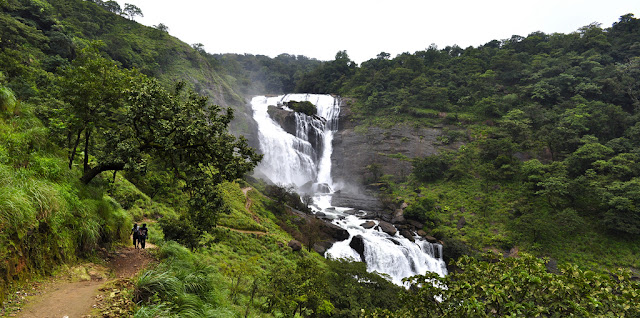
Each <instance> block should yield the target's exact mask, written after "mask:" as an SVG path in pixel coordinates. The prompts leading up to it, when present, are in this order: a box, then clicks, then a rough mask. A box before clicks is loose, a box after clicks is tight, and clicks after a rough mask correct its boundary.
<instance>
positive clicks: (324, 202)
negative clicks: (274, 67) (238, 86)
mask: <svg viewBox="0 0 640 318" xmlns="http://www.w3.org/2000/svg"><path fill="white" fill-rule="evenodd" d="M288 101H309V102H311V103H313V104H314V105H316V107H317V110H318V112H317V116H307V115H304V114H301V113H295V122H296V133H295V135H292V134H289V133H287V132H286V131H285V130H284V129H282V127H280V126H279V125H278V124H277V123H276V122H275V121H273V120H272V119H271V117H270V116H269V114H268V113H267V109H268V106H270V105H272V106H278V105H282V104H284V103H285V102H288ZM251 106H252V108H253V112H254V115H253V117H254V119H255V120H256V122H257V123H258V130H259V131H258V137H259V141H260V149H261V150H262V152H263V154H264V158H263V160H262V162H261V163H260V164H259V165H258V167H257V168H256V169H257V170H259V171H260V172H262V173H263V174H264V175H266V176H267V177H268V178H269V179H270V180H271V181H273V182H274V183H279V184H283V185H293V186H294V187H296V189H298V191H301V188H303V187H305V189H307V188H309V189H312V192H314V193H313V198H314V205H313V209H314V211H316V213H317V212H322V213H324V214H325V215H327V216H328V217H329V218H332V219H333V222H334V223H335V224H336V225H338V226H340V227H342V228H344V229H346V230H347V231H348V232H349V234H350V238H349V239H347V240H345V241H342V242H336V243H335V244H334V245H333V246H332V247H331V248H330V249H329V250H328V251H327V252H326V255H325V256H327V257H333V258H350V259H353V260H356V261H359V260H361V256H360V255H359V254H358V252H356V251H355V250H354V249H352V248H351V247H350V246H349V243H350V242H351V240H352V238H353V237H354V236H356V235H360V236H362V238H363V242H364V253H363V256H364V261H365V262H366V263H367V270H368V271H377V272H380V273H385V274H388V275H389V276H390V277H391V279H392V280H393V282H394V283H396V284H398V285H400V284H402V283H401V282H402V279H403V278H405V277H409V276H413V275H418V274H425V273H426V272H427V271H430V272H436V273H438V274H439V275H440V276H444V275H446V274H447V269H446V265H445V263H444V261H443V260H442V246H441V245H439V244H431V243H429V242H427V241H425V240H423V239H422V238H420V237H419V236H417V235H416V237H415V239H416V242H412V241H410V240H408V239H407V238H405V237H403V236H401V235H399V234H398V233H396V234H395V235H394V236H390V235H388V234H387V233H385V232H382V231H381V230H379V229H377V227H374V228H371V229H365V228H363V227H362V226H361V224H362V223H364V222H366V221H367V220H365V219H361V218H359V217H357V216H355V215H351V214H353V213H352V212H351V211H352V209H349V208H347V207H334V206H332V205H331V193H333V188H334V184H333V180H332V178H331V155H332V153H333V147H332V141H333V135H334V133H335V132H336V131H337V129H338V115H339V114H340V104H339V101H338V100H337V99H336V98H334V97H333V96H330V95H315V94H288V95H281V96H276V97H266V96H257V97H254V98H253V99H252V100H251ZM281 108H283V109H285V110H288V111H290V109H287V108H286V107H281ZM311 130H313V131H311ZM309 136H311V138H316V139H315V140H308V139H309V138H310V137H309ZM312 142H313V144H315V145H316V147H315V148H314V147H313V144H312ZM309 185H311V186H310V187H309ZM361 214H363V213H361ZM376 222H377V221H376Z"/></svg>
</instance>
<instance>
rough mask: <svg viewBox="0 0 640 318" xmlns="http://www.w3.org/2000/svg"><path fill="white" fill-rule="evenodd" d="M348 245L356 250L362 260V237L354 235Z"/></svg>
mask: <svg viewBox="0 0 640 318" xmlns="http://www.w3.org/2000/svg"><path fill="white" fill-rule="evenodd" d="M349 246H350V247H351V248H352V249H354V250H355V251H356V252H358V255H360V260H362V261H363V262H364V237H362V235H356V236H354V237H353V238H352V239H351V242H349Z"/></svg>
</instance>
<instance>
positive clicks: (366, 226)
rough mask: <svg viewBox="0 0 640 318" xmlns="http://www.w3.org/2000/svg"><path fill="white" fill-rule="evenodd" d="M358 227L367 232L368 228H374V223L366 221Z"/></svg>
mask: <svg viewBox="0 0 640 318" xmlns="http://www.w3.org/2000/svg"><path fill="white" fill-rule="evenodd" d="M360 226H362V227H363V228H365V229H367V230H368V229H370V228H372V227H374V226H376V222H374V221H367V222H364V223H362V224H360Z"/></svg>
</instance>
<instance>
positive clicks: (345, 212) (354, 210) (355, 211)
mask: <svg viewBox="0 0 640 318" xmlns="http://www.w3.org/2000/svg"><path fill="white" fill-rule="evenodd" d="M343 213H344V214H348V215H356V214H358V210H356V209H349V210H345V211H344V212H343Z"/></svg>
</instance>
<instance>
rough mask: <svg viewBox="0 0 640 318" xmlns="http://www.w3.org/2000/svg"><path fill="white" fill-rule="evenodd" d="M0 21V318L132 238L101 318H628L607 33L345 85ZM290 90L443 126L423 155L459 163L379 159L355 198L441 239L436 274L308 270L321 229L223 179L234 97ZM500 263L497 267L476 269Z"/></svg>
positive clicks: (301, 70) (54, 24)
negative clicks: (395, 170) (139, 266)
mask: <svg viewBox="0 0 640 318" xmlns="http://www.w3.org/2000/svg"><path fill="white" fill-rule="evenodd" d="M0 8H1V9H2V10H0V256H1V258H0V259H1V260H3V261H2V262H0V301H2V302H3V307H2V309H3V311H2V313H3V314H5V313H6V314H7V315H9V314H11V313H9V312H5V311H4V309H5V302H4V301H5V300H7V296H8V295H10V294H13V293H14V288H16V287H17V286H20V285H21V284H23V283H25V282H26V281H27V280H30V279H34V278H38V277H47V276H49V275H51V274H52V273H53V272H54V271H56V269H58V268H60V267H64V266H68V265H72V264H75V263H78V262H85V261H87V260H91V261H99V258H98V250H107V251H112V252H113V251H117V250H118V249H119V248H122V247H123V246H124V245H125V244H127V245H129V244H130V242H129V229H130V226H131V224H132V223H133V222H134V221H136V222H141V221H142V222H148V223H149V224H150V225H151V229H152V230H151V237H150V240H151V242H153V243H154V244H156V245H157V246H158V249H157V251H156V252H155V254H156V256H157V258H158V263H157V264H155V265H153V266H152V267H150V268H147V269H146V270H145V271H143V272H142V273H141V274H140V275H138V276H137V277H135V278H133V279H132V283H131V285H130V286H129V287H125V288H124V289H123V290H122V293H119V294H118V295H117V296H116V295H115V294H114V295H113V296H112V297H111V298H113V299H114V304H116V305H117V304H118V302H117V301H115V300H117V299H123V300H125V301H123V302H122V304H126V305H123V306H122V308H119V309H118V311H117V312H118V313H119V314H118V316H126V317H241V316H244V317H442V316H444V317H476V316H477V317H486V316H549V317H554V316H570V315H577V316H602V317H605V316H615V317H621V316H624V315H627V316H631V317H633V316H637V315H638V313H640V307H639V306H640V285H639V282H638V280H637V272H634V271H637V269H638V268H639V267H640V264H639V263H638V260H639V259H640V257H638V255H639V253H640V250H639V247H638V246H640V245H639V244H638V243H639V237H638V235H639V234H640V232H639V231H640V212H639V211H638V203H639V202H640V196H639V195H638V193H639V191H638V189H639V188H638V184H639V183H638V180H640V179H638V178H639V176H638V174H640V171H639V169H640V167H638V166H637V162H638V158H637V157H638V156H639V155H640V153H639V151H638V149H639V148H638V145H639V144H640V135H638V127H639V126H638V124H637V122H638V118H637V116H638V106H639V105H638V100H637V97H638V90H640V87H638V85H637V83H638V82H639V80H640V78H639V74H640V72H638V61H639V60H638V59H639V58H640V51H638V43H640V38H639V34H640V32H638V31H639V30H638V29H639V28H640V23H639V22H638V20H637V19H635V18H634V17H633V16H631V15H627V16H623V17H622V18H621V20H620V22H619V23H616V24H615V25H614V26H612V27H611V28H608V29H602V28H600V27H599V26H597V25H590V26H587V27H585V28H583V29H581V30H579V31H578V32H576V33H572V34H569V35H563V34H553V35H546V34H542V33H535V34H532V35H529V36H528V37H526V38H525V37H513V38H512V39H509V40H505V41H502V42H501V41H493V42H490V43H488V44H486V45H484V46H481V47H478V48H473V47H470V48H467V49H462V48H459V47H455V46H454V47H447V48H445V49H443V50H440V49H437V48H435V47H431V48H429V49H428V50H426V51H424V52H416V53H415V54H402V55H400V56H398V57H395V58H391V57H390V56H388V54H384V53H381V54H380V55H379V56H378V57H377V58H375V59H372V60H370V61H367V62H365V63H362V65H360V66H358V65H356V64H355V63H353V62H352V61H350V60H349V58H348V55H347V54H346V52H339V53H338V54H337V55H336V59H335V60H334V61H328V62H320V61H317V60H313V59H309V58H306V57H303V56H292V55H287V54H283V55H280V56H278V57H276V58H274V59H270V58H268V57H265V56H251V55H211V54H208V53H206V52H204V51H203V50H202V48H201V47H200V46H198V45H197V44H196V45H188V44H186V43H183V42H181V41H180V40H178V39H176V38H174V37H171V36H170V35H169V34H168V33H167V32H166V31H167V30H166V29H164V28H163V27H162V26H156V27H145V26H142V25H139V24H138V23H136V22H135V21H132V20H130V19H127V18H126V17H124V16H122V15H121V10H120V8H119V7H117V3H115V2H113V1H99V0H94V1H82V0H65V1H61V0H49V1H44V0H0ZM292 89H297V90H300V91H306V92H326V93H339V94H342V95H344V96H348V97H350V98H352V99H351V100H353V101H354V107H353V108H354V109H355V113H356V117H355V120H356V121H357V124H358V125H360V126H361V127H362V128H363V129H366V128H367V127H370V126H381V127H388V126H391V125H393V124H394V123H396V122H406V123H408V124H409V125H417V126H434V127H446V129H447V134H446V135H445V136H444V137H443V138H441V140H440V142H441V143H442V144H453V143H460V144H464V146H462V147H460V148H459V149H458V150H456V151H451V152H443V153H441V154H439V155H437V156H432V157H427V158H403V159H406V160H412V163H413V167H414V169H413V172H412V174H411V175H409V176H408V177H406V178H397V177H394V176H388V175H386V176H385V175H382V176H379V178H377V180H373V181H375V185H376V187H378V189H379V190H380V195H381V198H382V199H383V200H384V201H385V202H388V203H389V204H391V205H398V206H399V205H401V204H402V203H403V202H407V203H409V206H408V207H407V208H406V209H405V215H406V216H407V217H410V218H413V219H416V220H419V221H421V222H423V223H424V224H425V227H424V230H427V231H428V232H429V233H431V234H433V235H435V236H437V237H438V238H439V239H442V240H443V241H444V243H445V248H446V249H448V251H449V252H448V255H453V256H454V258H455V259H453V260H452V263H450V265H451V268H452V269H456V270H454V271H452V272H451V273H450V274H449V275H447V276H446V277H444V278H440V277H434V276H432V275H426V276H418V277H414V278H412V279H410V280H408V284H412V287H411V288H402V287H399V286H396V285H393V284H392V283H390V282H389V281H388V280H386V279H385V278H384V277H382V276H380V275H378V274H377V273H368V272H367V271H366V268H365V265H364V264H363V263H359V262H353V263H350V262H346V261H344V260H327V259H324V258H322V257H321V256H320V255H319V254H317V253H315V252H313V251H312V250H311V246H312V245H313V243H314V242H317V241H318V240H321V239H322V237H321V236H320V234H319V232H320V230H319V227H321V226H320V225H319V223H317V222H314V221H312V220H311V219H310V218H309V217H308V216H306V215H305V214H304V212H298V211H296V210H305V209H307V208H308V207H306V206H304V204H302V203H301V202H302V201H301V200H300V197H299V196H298V195H297V194H295V193H293V192H292V191H291V189H288V188H286V187H281V186H265V185H263V184H260V183H259V182H257V181H255V184H248V183H247V181H244V180H243V177H245V175H246V174H247V173H249V172H250V171H251V170H252V169H253V168H254V167H255V165H256V164H257V163H258V162H259V161H260V160H261V156H260V155H259V154H257V153H256V152H255V150H254V149H252V148H250V147H249V146H248V143H247V141H246V140H245V139H244V138H242V137H236V136H238V135H243V134H247V135H249V134H250V133H251V132H252V129H253V128H251V126H250V124H249V123H250V121H249V120H248V118H247V115H246V114H244V113H243V110H244V109H245V106H246V105H245V104H246V98H247V97H248V96H249V95H250V94H254V93H257V92H262V93H279V92H286V91H289V90H292ZM234 114H235V116H234ZM232 132H233V134H232ZM382 169H383V171H384V167H383V168H382ZM252 182H254V181H252ZM292 207H293V208H292ZM294 208H295V209H294ZM294 238H295V239H297V240H298V241H300V242H302V243H303V246H301V249H300V250H299V251H294V250H293V248H291V247H289V246H287V244H288V243H290V242H291V241H292V239H294ZM291 243H292V246H295V244H294V243H295V242H291ZM484 251H489V253H484ZM507 251H510V252H511V256H517V257H508V258H503V257H501V256H499V255H497V254H501V253H504V252H507ZM458 256H459V257H458ZM541 256H542V257H550V258H551V259H552V260H551V261H550V262H549V261H548V260H549V259H542V258H540V257H541ZM456 259H457V260H456ZM550 265H551V266H550ZM553 265H557V266H553ZM617 267H622V269H617ZM432 283H433V284H432ZM539 291H545V292H539ZM102 314H103V315H105V316H108V315H113V312H109V313H107V312H105V313H102Z"/></svg>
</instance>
